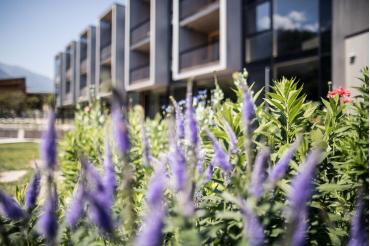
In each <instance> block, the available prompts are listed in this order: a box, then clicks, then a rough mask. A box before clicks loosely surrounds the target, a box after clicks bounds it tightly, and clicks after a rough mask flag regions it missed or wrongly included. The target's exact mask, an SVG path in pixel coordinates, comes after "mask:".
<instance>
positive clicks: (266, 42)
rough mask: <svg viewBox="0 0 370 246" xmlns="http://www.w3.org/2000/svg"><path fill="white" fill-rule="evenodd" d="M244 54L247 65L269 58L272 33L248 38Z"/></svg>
mask: <svg viewBox="0 0 370 246" xmlns="http://www.w3.org/2000/svg"><path fill="white" fill-rule="evenodd" d="M245 52H246V55H245V57H246V62H247V63H250V62H253V61H257V60H261V59H265V58H269V57H270V56H271V54H272V32H265V33H261V34H259V35H256V36H254V37H251V38H248V39H247V43H246V50H245Z"/></svg>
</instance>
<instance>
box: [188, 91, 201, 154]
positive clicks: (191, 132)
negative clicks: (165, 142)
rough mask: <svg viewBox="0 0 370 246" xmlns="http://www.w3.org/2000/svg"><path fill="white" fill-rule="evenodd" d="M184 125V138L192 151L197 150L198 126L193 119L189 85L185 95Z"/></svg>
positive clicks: (193, 113)
mask: <svg viewBox="0 0 370 246" xmlns="http://www.w3.org/2000/svg"><path fill="white" fill-rule="evenodd" d="M185 117H186V120H185V123H186V136H187V137H186V138H187V140H188V141H189V144H191V145H192V146H193V147H194V149H198V146H199V134H198V124H197V120H196V118H195V112H194V108H193V98H192V86H191V85H190V84H189V85H188V89H187V94H186V111H185Z"/></svg>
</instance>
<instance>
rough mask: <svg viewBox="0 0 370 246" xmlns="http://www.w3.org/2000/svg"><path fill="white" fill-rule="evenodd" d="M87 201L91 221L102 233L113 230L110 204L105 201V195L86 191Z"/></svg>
mask: <svg viewBox="0 0 370 246" xmlns="http://www.w3.org/2000/svg"><path fill="white" fill-rule="evenodd" d="M87 200H88V201H89V205H90V206H89V217H90V219H91V221H92V222H93V223H94V224H95V225H96V226H98V228H99V229H100V230H101V231H102V232H104V233H112V232H113V219H112V214H111V208H110V204H109V203H107V202H106V200H105V197H104V196H101V195H100V194H99V193H98V194H92V193H87Z"/></svg>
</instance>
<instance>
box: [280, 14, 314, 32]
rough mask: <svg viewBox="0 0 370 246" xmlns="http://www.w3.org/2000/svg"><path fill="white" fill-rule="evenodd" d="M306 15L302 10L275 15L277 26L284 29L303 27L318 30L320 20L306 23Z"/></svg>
mask: <svg viewBox="0 0 370 246" xmlns="http://www.w3.org/2000/svg"><path fill="white" fill-rule="evenodd" d="M306 21H307V18H306V15H305V14H304V12H302V11H296V10H293V11H291V12H289V14H287V15H278V14H277V15H274V24H275V28H277V29H282V30H298V29H301V30H302V29H303V30H307V31H311V32H316V31H317V30H318V28H319V24H318V22H314V23H305V22H306Z"/></svg>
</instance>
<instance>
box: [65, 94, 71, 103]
mask: <svg viewBox="0 0 370 246" xmlns="http://www.w3.org/2000/svg"><path fill="white" fill-rule="evenodd" d="M64 102H72V92H68V93H66V94H65V96H64Z"/></svg>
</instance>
